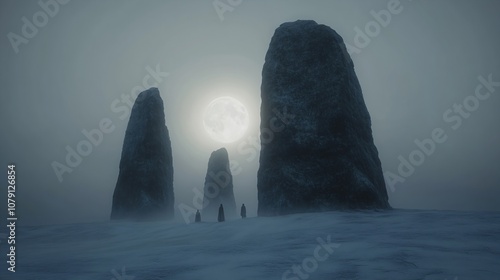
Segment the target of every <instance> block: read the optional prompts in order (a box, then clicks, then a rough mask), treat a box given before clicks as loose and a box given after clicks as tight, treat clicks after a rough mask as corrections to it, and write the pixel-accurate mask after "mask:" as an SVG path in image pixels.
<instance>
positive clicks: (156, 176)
mask: <svg viewBox="0 0 500 280" xmlns="http://www.w3.org/2000/svg"><path fill="white" fill-rule="evenodd" d="M173 173H174V171H173V165H172V148H171V144H170V138H169V133H168V129H167V127H166V126H165V114H164V111H163V100H162V99H161V97H160V93H159V91H158V89H157V88H150V89H148V90H146V91H143V92H142V93H141V94H139V96H138V97H137V99H136V100H135V103H134V106H133V108H132V112H131V114H130V120H129V122H128V126H127V130H126V133H125V140H124V141H123V149H122V155H121V160H120V172H119V175H118V181H117V183H116V187H115V191H114V194H113V206H112V211H111V219H123V218H129V219H162V218H164V219H169V218H172V217H173V215H174V192H173V175H174V174H173Z"/></svg>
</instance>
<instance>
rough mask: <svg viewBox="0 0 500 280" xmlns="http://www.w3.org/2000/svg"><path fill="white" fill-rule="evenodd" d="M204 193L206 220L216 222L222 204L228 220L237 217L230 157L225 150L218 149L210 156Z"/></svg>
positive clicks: (204, 215)
mask: <svg viewBox="0 0 500 280" xmlns="http://www.w3.org/2000/svg"><path fill="white" fill-rule="evenodd" d="M203 192H204V194H203V206H204V208H203V217H204V219H206V220H207V221H215V220H216V219H217V216H218V212H219V206H220V204H222V205H224V213H225V216H226V218H229V219H233V218H235V217H236V202H235V200H234V192H233V176H232V175H231V170H230V168H229V156H228V153H227V150H226V149H225V148H221V149H218V150H217V151H214V152H212V154H211V155H210V159H209V160H208V168H207V175H206V177H205V185H204V188H203Z"/></svg>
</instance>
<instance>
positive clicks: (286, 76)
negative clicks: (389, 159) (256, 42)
mask: <svg viewBox="0 0 500 280" xmlns="http://www.w3.org/2000/svg"><path fill="white" fill-rule="evenodd" d="M261 98H262V104H261V125H260V129H261V142H262V149H261V153H260V167H259V171H258V183H257V188H258V199H259V206H258V215H259V216H270V215H282V214H289V213H297V212H313V211H325V210H333V209H374V208H380V209H384V208H390V206H389V203H388V196H387V190H386V186H385V182H384V178H383V174H382V167H381V163H380V159H379V157H378V152H377V148H376V147H375V145H374V143H373V137H372V130H371V120H370V115H369V113H368V110H367V108H366V105H365V103H364V100H363V95H362V92H361V87H360V84H359V82H358V79H357V77H356V74H355V72H354V65H353V62H352V60H351V58H350V56H349V54H348V53H347V50H346V46H345V44H344V42H343V39H342V37H340V35H338V34H337V33H336V32H335V31H334V30H332V29H331V28H329V27H328V26H325V25H318V24H317V23H316V22H314V21H302V20H299V21H296V22H289V23H284V24H282V25H281V26H280V27H279V28H277V29H276V31H275V33H274V36H273V37H272V40H271V43H270V45H269V49H268V52H267V54H266V58H265V64H264V67H263V70H262V85H261ZM270 132H274V133H270ZM271 136H272V137H271Z"/></svg>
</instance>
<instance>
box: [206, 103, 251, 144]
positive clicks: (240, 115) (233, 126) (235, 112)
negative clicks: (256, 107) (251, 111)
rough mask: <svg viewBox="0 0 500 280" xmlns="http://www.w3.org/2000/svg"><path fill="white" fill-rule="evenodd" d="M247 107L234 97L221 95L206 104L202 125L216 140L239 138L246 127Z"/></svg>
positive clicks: (233, 140) (228, 141) (227, 141)
mask: <svg viewBox="0 0 500 280" xmlns="http://www.w3.org/2000/svg"><path fill="white" fill-rule="evenodd" d="M248 119H249V118H248V111H247V108H245V106H244V105H243V104H242V103H241V102H240V101H238V100H236V99H235V98H232V97H230V96H223V97H219V98H216V99H214V100H213V101H212V102H210V104H208V106H207V108H206V109H205V112H204V114H203V127H204V128H205V130H206V131H207V133H208V135H210V137H211V138H212V139H213V140H215V141H218V142H222V143H232V142H235V141H237V140H239V139H240V138H241V137H243V135H244V134H245V132H246V130H247V128H248Z"/></svg>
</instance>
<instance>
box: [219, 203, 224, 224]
mask: <svg viewBox="0 0 500 280" xmlns="http://www.w3.org/2000/svg"><path fill="white" fill-rule="evenodd" d="M224 220H225V218H224V207H222V203H221V205H220V206H219V216H218V217H217V221H219V222H224Z"/></svg>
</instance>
